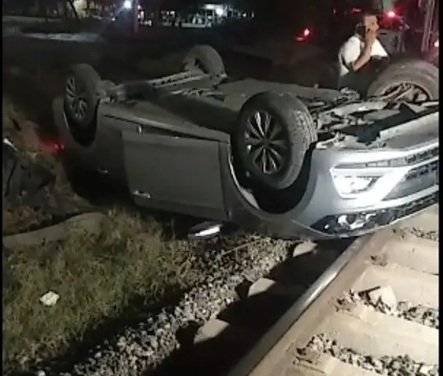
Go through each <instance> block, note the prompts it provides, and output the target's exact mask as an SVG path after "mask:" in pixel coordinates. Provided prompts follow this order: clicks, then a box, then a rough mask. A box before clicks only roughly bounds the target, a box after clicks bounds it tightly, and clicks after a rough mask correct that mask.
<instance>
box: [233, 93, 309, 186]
mask: <svg viewBox="0 0 443 376" xmlns="http://www.w3.org/2000/svg"><path fill="white" fill-rule="evenodd" d="M257 113H260V114H261V115H262V116H265V113H266V114H268V115H270V117H271V120H270V125H271V124H273V127H269V128H268V130H267V132H268V136H270V134H269V132H270V131H271V129H277V131H276V133H274V134H275V136H277V135H281V137H278V138H277V137H275V138H274V147H273V148H272V149H274V152H273V153H272V154H273V155H274V157H273V158H268V161H269V160H270V159H272V160H273V161H274V165H276V164H277V163H278V164H279V166H278V168H274V171H271V172H270V171H264V170H265V169H266V166H264V165H262V166H261V167H260V166H259V165H258V163H256V162H254V160H253V157H252V155H251V153H250V151H249V150H250V146H251V144H250V143H248V141H247V139H248V137H250V136H248V133H249V134H250V135H251V129H250V125H248V123H249V124H251V123H250V119H251V117H252V116H254V114H257ZM266 116H267V115H266ZM256 124H257V123H256ZM316 140H317V133H316V130H315V125H314V121H313V119H312V117H311V115H310V113H309V111H308V109H307V108H306V106H305V105H304V104H303V102H301V101H300V100H299V99H298V98H297V97H296V96H294V95H289V94H277V93H272V92H265V93H260V94H257V95H255V96H253V97H251V98H250V99H249V100H248V101H247V102H246V103H245V104H244V105H243V107H242V109H241V111H240V114H239V117H238V122H237V124H236V127H235V130H234V132H233V134H232V146H233V148H235V150H234V151H233V154H234V157H236V159H238V163H241V169H242V170H243V171H245V173H246V174H247V175H249V177H250V178H251V179H252V180H253V181H256V182H258V183H259V184H262V185H264V186H265V187H266V188H270V189H273V190H283V189H285V188H288V187H289V186H291V185H292V184H293V183H294V182H295V181H296V180H297V178H298V176H299V174H300V171H301V169H302V166H303V162H304V158H305V155H306V152H307V151H308V149H309V148H310V146H311V145H312V143H313V142H315V141H316ZM268 141H269V138H268ZM277 141H278V143H279V144H280V146H279V147H277ZM267 146H268V147H269V143H268V144H267ZM270 149H271V148H269V149H268V156H269V155H270V154H269V153H270V152H269V150H270ZM276 149H280V151H281V154H280V161H277V158H276V155H277V154H278V151H276ZM257 155H260V156H261V157H263V156H264V154H261V153H258V154H257ZM257 155H256V156H257ZM234 163H236V161H234Z"/></svg>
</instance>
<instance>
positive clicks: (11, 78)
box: [2, 52, 202, 375]
mask: <svg viewBox="0 0 443 376" xmlns="http://www.w3.org/2000/svg"><path fill="white" fill-rule="evenodd" d="M9 55H10V56H9V58H11V56H12V57H14V53H13V52H10V53H9ZM17 59H18V58H17ZM17 59H16V60H17ZM12 60H13V59H12ZM12 60H11V62H12V63H14V64H15V61H12ZM28 61H29V62H30V63H32V65H33V66H34V65H35V66H36V67H32V69H29V70H28V69H24V68H21V69H15V68H14V69H15V70H14V69H9V68H5V64H4V68H3V78H4V79H5V77H6V78H7V79H8V83H9V86H8V87H7V88H6V90H5V89H4V90H5V91H4V93H3V134H4V136H7V137H8V138H9V139H11V141H12V142H13V143H14V144H15V145H17V146H18V147H19V149H21V150H22V151H23V153H24V157H25V158H27V159H28V160H29V161H32V162H35V163H39V164H42V165H44V166H45V167H47V168H49V169H50V170H51V171H52V172H54V173H55V175H56V177H57V180H56V181H57V186H58V188H57V189H58V192H64V193H65V194H66V195H69V196H71V197H72V195H73V192H72V190H70V187H69V183H68V182H67V179H66V176H65V173H64V171H63V168H62V166H61V164H60V163H59V161H58V160H57V158H56V157H54V156H53V155H48V154H45V153H43V152H42V150H41V143H39V142H33V141H35V140H36V138H38V135H36V134H35V133H33V131H32V128H33V127H32V126H29V125H30V124H29V123H27V122H28V121H29V120H32V121H34V122H36V123H38V124H39V125H40V126H42V127H50V122H49V120H48V121H46V120H45V119H49V118H50V117H48V116H47V114H48V110H49V106H50V101H49V99H50V98H53V97H54V95H55V94H54V93H55V92H56V91H57V87H58V86H59V84H58V82H57V77H56V75H55V74H49V75H48V74H47V73H45V71H44V70H43V69H40V68H39V65H38V64H39V63H38V62H37V63H35V64H34V62H33V60H32V59H27V60H26V59H23V64H24V65H26V62H28ZM4 62H5V60H4ZM21 62H22V61H21V59H20V63H21ZM14 64H13V65H14ZM8 69H9V70H8ZM13 71H14V72H15V71H20V72H22V73H23V72H25V74H24V75H23V74H20V75H19V76H17V75H16V73H14V72H13ZM11 72H13V73H14V74H13V73H11ZM17 77H18V78H17ZM31 89H32V90H31ZM37 98H38V99H39V100H36V99H37ZM49 112H50V111H49ZM19 128H20V129H21V130H20V129H19ZM23 130H25V132H24V131H23ZM26 130H31V131H30V132H29V133H27V132H26ZM46 219H47V218H46V214H45V213H42V212H39V211H38V210H32V209H30V208H27V207H19V208H9V207H7V206H4V207H3V234H5V233H16V232H21V231H24V230H27V229H29V228H32V227H37V226H38V224H39V223H42V222H45V220H46ZM195 261H196V260H195V256H194V252H192V251H191V250H190V248H188V245H187V243H186V242H173V241H165V240H164V239H163V236H162V228H161V226H160V225H159V224H158V223H156V222H155V221H153V220H146V219H143V218H142V217H141V216H139V215H137V214H134V213H130V212H127V211H123V210H118V209H114V210H111V211H109V212H108V213H107V221H105V223H104V224H103V228H102V230H101V231H100V233H98V234H95V235H90V234H89V235H86V234H85V233H84V232H82V231H81V230H79V229H75V228H74V229H72V231H71V233H70V234H69V236H68V237H67V238H66V239H65V240H63V241H61V242H58V243H52V244H45V245H42V246H38V247H29V248H24V249H14V250H8V249H4V250H3V277H2V278H3V294H2V302H3V351H2V358H3V374H4V375H8V374H9V375H10V374H12V373H13V372H15V371H20V370H27V369H29V367H31V366H32V365H33V364H35V363H36V362H39V361H41V360H44V359H51V358H54V357H58V356H63V355H64V354H68V356H69V354H70V353H71V350H73V349H75V348H76V347H75V346H74V347H72V345H76V344H80V343H81V341H86V342H87V341H88V340H89V339H90V337H89V336H90V335H91V333H96V331H97V330H99V329H100V327H102V326H103V325H104V324H106V323H109V322H112V321H113V319H114V318H118V317H121V316H122V315H123V316H124V317H125V316H127V315H130V314H131V313H132V312H131V309H130V307H134V309H135V308H140V307H141V306H142V305H143V304H150V303H155V302H158V301H159V300H160V299H162V298H164V297H165V296H168V295H169V294H170V293H174V292H178V291H180V290H181V289H186V288H187V287H190V286H192V285H194V284H195V283H196V282H197V281H199V280H200V279H201V274H202V272H201V268H199V267H198V266H197V263H196V262H195ZM48 291H54V292H55V293H57V294H58V295H59V296H60V299H59V301H58V302H57V304H56V305H55V306H52V307H47V306H44V305H43V304H41V303H40V301H39V299H40V298H41V296H42V295H44V294H45V293H47V292H48Z"/></svg>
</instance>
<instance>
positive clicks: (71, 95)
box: [63, 64, 102, 146]
mask: <svg viewBox="0 0 443 376" xmlns="http://www.w3.org/2000/svg"><path fill="white" fill-rule="evenodd" d="M101 88H102V80H101V78H100V76H99V75H98V73H97V72H96V71H95V69H94V68H93V67H91V66H90V65H88V64H76V65H73V66H72V67H71V68H70V69H69V72H68V77H67V79H66V86H65V93H64V97H63V107H64V111H65V115H66V120H67V122H68V124H69V129H70V131H71V133H72V137H73V138H74V139H75V141H76V142H78V143H79V144H80V145H82V146H89V145H90V144H91V143H92V142H93V140H94V138H95V132H96V124H95V115H96V111H97V106H98V103H99V100H100V97H101V93H100V91H101Z"/></svg>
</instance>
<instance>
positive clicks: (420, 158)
mask: <svg viewBox="0 0 443 376" xmlns="http://www.w3.org/2000/svg"><path fill="white" fill-rule="evenodd" d="M438 152H439V148H438V146H436V147H434V148H432V149H428V150H425V151H421V152H419V153H415V154H412V155H409V156H407V157H401V158H396V159H388V160H382V161H377V162H362V163H346V164H342V165H339V166H337V168H343V169H345V168H346V169H364V168H370V167H403V166H410V165H414V164H419V163H422V162H425V161H428V160H430V159H432V158H434V157H436V156H438Z"/></svg>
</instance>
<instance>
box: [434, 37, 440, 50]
mask: <svg viewBox="0 0 443 376" xmlns="http://www.w3.org/2000/svg"><path fill="white" fill-rule="evenodd" d="M434 47H435V48H439V47H440V43H439V42H438V39H437V40H436V41H435V42H434Z"/></svg>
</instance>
